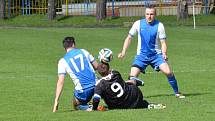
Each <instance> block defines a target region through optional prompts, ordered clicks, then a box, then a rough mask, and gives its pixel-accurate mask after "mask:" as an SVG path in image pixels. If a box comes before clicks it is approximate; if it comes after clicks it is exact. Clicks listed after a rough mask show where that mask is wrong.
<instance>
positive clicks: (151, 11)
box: [118, 6, 185, 98]
mask: <svg viewBox="0 0 215 121" xmlns="http://www.w3.org/2000/svg"><path fill="white" fill-rule="evenodd" d="M155 15H156V10H155V8H154V7H153V6H147V7H146V10H145V19H141V20H138V21H136V22H135V23H134V24H133V26H132V28H131V29H130V31H129V34H128V36H127V38H126V39H125V41H124V45H123V48H122V51H121V52H120V53H119V54H118V58H123V57H124V56H125V54H126V51H127V48H128V47H129V45H130V43H131V41H132V38H133V37H134V36H135V34H136V33H138V45H137V54H136V56H135V59H134V61H133V64H132V67H131V72H130V77H138V75H139V74H140V72H143V73H144V72H145V69H146V67H147V66H148V65H151V66H152V68H153V69H154V70H156V71H159V70H160V71H162V72H163V73H164V74H165V75H166V76H167V79H168V81H169V83H170V85H171V87H172V88H173V90H174V93H175V95H176V97H177V98H185V96H184V95H182V94H180V93H179V90H178V85H177V80H176V78H175V76H174V74H173V72H172V71H171V70H170V67H169V65H168V63H167V59H168V58H167V44H166V34H165V29H164V25H163V24H162V23H161V22H160V21H158V20H156V19H155ZM160 46H161V47H160Z"/></svg>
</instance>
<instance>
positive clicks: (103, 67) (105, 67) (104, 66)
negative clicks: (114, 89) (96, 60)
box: [97, 63, 110, 77]
mask: <svg viewBox="0 0 215 121" xmlns="http://www.w3.org/2000/svg"><path fill="white" fill-rule="evenodd" d="M109 69H110V66H109V64H108V63H101V64H99V65H98V68H97V71H98V73H99V74H100V75H101V76H102V77H104V76H107V75H108V73H109Z"/></svg>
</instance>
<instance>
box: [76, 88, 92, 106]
mask: <svg viewBox="0 0 215 121" xmlns="http://www.w3.org/2000/svg"><path fill="white" fill-rule="evenodd" d="M93 94H94V87H91V88H88V89H84V90H83V92H82V91H78V90H74V96H75V98H76V99H78V101H79V102H80V103H81V104H87V103H88V102H89V101H90V100H91V98H92V97H93Z"/></svg>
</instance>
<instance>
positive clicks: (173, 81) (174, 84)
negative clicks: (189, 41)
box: [160, 63, 185, 98]
mask: <svg viewBox="0 0 215 121" xmlns="http://www.w3.org/2000/svg"><path fill="white" fill-rule="evenodd" d="M160 70H161V71H162V72H163V73H164V74H165V75H166V76H167V79H168V82H169V84H170V85H171V87H172V88H173V90H174V92H175V95H176V97H178V98H185V96H183V95H182V94H180V92H179V91H178V84H177V80H176V78H175V75H174V74H173V72H172V71H171V69H170V67H169V65H168V64H167V63H162V64H161V65H160Z"/></svg>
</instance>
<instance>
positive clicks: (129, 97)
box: [93, 63, 166, 110]
mask: <svg viewBox="0 0 215 121" xmlns="http://www.w3.org/2000/svg"><path fill="white" fill-rule="evenodd" d="M109 68H110V67H109V64H108V63H101V64H99V66H98V68H97V71H98V73H99V74H100V75H101V76H102V78H101V79H100V80H98V81H97V82H96V87H95V92H94V96H93V110H97V109H98V105H99V102H100V100H101V98H102V99H104V101H105V103H106V104H107V106H108V109H137V108H149V109H151V108H154V109H163V108H165V107H166V106H165V105H162V104H149V103H148V102H147V101H146V100H144V99H143V94H142V92H141V90H140V89H139V88H138V87H137V86H138V85H139V86H140V85H143V84H144V83H143V81H142V80H139V79H138V78H133V80H128V81H127V82H125V81H124V80H123V79H122V77H121V75H120V73H119V72H118V71H115V70H110V69H109Z"/></svg>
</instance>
